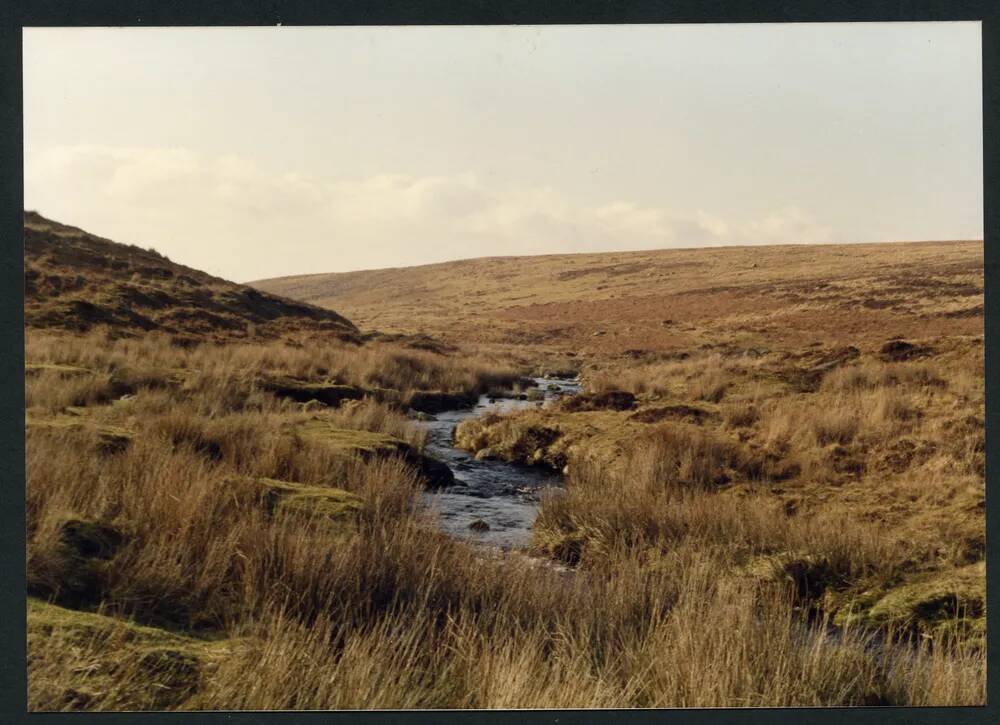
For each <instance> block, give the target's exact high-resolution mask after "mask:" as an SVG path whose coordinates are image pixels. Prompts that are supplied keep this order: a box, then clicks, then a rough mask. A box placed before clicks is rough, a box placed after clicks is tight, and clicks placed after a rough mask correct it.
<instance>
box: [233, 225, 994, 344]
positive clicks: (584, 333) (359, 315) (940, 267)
mask: <svg viewBox="0 0 1000 725" xmlns="http://www.w3.org/2000/svg"><path fill="white" fill-rule="evenodd" d="M982 255H983V245H982V242H981V241H943V242H915V243H880V244H855V245H784V246H768V247H728V248H704V249H683V250H664V251H645V252H609V253H601V254H573V255H552V256H533V257H491V258H483V259H471V260H463V261H456V262H448V263H443V264H432V265H426V266H419V267H409V268H393V269H379V270H371V271H362V272H348V273H339V274H338V273H333V274H313V275H303V276H295V277H281V278H276V279H267V280H259V281H256V282H251V283H249V284H250V285H251V286H253V287H255V288H257V289H260V290H263V291H267V292H271V293H274V294H280V295H285V296H287V297H291V298H293V299H298V300H302V301H304V302H308V303H311V304H316V305H320V306H323V307H331V308H336V309H338V310H340V311H342V312H343V313H344V314H346V315H348V316H349V317H351V319H353V320H354V321H355V322H357V324H359V325H360V326H362V327H377V328H379V329H381V330H386V331H396V332H418V331H419V332H425V333H429V334H433V335H436V336H440V337H442V338H443V339H446V340H450V341H453V342H457V341H470V342H480V343H501V344H529V345H536V346H537V345H540V346H545V347H549V348H553V349H556V350H565V351H578V352H582V353H584V354H587V353H611V354H622V353H625V352H628V351H654V352H655V351H666V350H676V349H687V348H698V347H704V346H730V347H732V346H743V347H750V346H755V345H760V344H766V346H767V347H769V348H775V349H778V348H783V349H792V348H797V347H800V346H803V345H808V344H811V343H813V342H822V343H824V344H851V345H858V346H860V347H862V348H864V347H871V346H874V345H876V344H881V343H882V342H884V341H885V339H887V338H889V337H893V336H901V337H911V336H937V335H954V334H981V333H982V290H983V256H982Z"/></svg>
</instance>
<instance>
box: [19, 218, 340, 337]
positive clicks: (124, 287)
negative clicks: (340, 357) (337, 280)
mask: <svg viewBox="0 0 1000 725" xmlns="http://www.w3.org/2000/svg"><path fill="white" fill-rule="evenodd" d="M24 298H25V299H24V304H25V324H26V325H27V326H28V327H29V328H56V329H64V330H72V331H78V332H83V331H86V330H89V329H91V328H93V327H96V326H105V327H107V328H108V329H111V330H114V332H115V334H119V335H121V334H135V333H139V332H147V331H152V330H158V331H161V332H163V333H167V334H171V335H174V336H175V337H177V339H178V340H182V339H183V337H184V336H196V337H197V338H198V339H214V340H231V339H242V338H273V337H277V336H280V335H282V334H285V333H288V332H308V333H316V334H326V335H333V336H335V337H338V338H341V339H344V340H356V339H358V338H359V334H358V330H357V328H356V327H355V326H354V325H353V324H352V323H351V322H350V321H349V320H347V319H346V318H344V317H342V316H341V315H339V314H337V313H336V312H333V311H331V310H329V309H323V308H320V307H316V306H314V305H310V304H304V303H301V302H293V301H292V300H288V299H285V298H282V297H278V296H275V295H272V294H268V293H266V292H260V291H258V290H255V289H252V288H250V287H247V286H245V285H240V284H235V283H233V282H227V281H226V280H223V279H219V278H218V277H213V276H211V275H209V274H206V273H204V272H200V271H198V270H195V269H191V268H190V267H185V266H183V265H180V264H176V263H174V262H171V261H170V260H169V259H167V258H166V257H164V256H163V255H161V254H159V253H157V252H155V251H153V250H147V249H142V248H141V247H137V246H133V245H125V244H118V243H117V242H113V241H111V240H108V239H103V238H101V237H97V236H94V235H93V234H89V233H87V232H85V231H83V230H82V229H78V228H76V227H71V226H66V225H64V224H60V223H58V222H54V221H51V220H49V219H46V218H45V217H43V216H41V215H40V214H37V213H35V212H30V211H28V212H25V214H24Z"/></svg>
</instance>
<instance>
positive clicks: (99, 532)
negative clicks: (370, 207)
mask: <svg viewBox="0 0 1000 725" xmlns="http://www.w3.org/2000/svg"><path fill="white" fill-rule="evenodd" d="M26 226H27V228H28V230H29V232H30V234H29V237H30V239H29V243H28V245H27V251H26V270H27V271H26V275H27V282H28V287H27V299H26V308H27V310H28V317H27V325H28V327H27V347H26V355H27V369H26V386H27V411H26V418H27V476H28V487H27V518H28V531H27V537H28V550H27V559H28V561H27V565H28V579H29V601H28V639H29V705H30V707H31V708H32V709H36V710H53V709H54V710H78V709H90V710H104V709H204V708H210V709H244V708H247V709H284V708H296V709H300V708H306V709H310V708H319V709H326V708H373V707H378V708H408V707H436V708H437V707H445V708H447V707H458V708H470V707H471V708H493V707H567V708H578V707H674V706H681V707H683V706H782V705H874V704H890V705H931V704H933V705H949V704H977V703H982V702H983V701H984V698H985V645H984V634H985V594H984V588H985V568H984V548H985V546H984V500H985V499H984V455H985V452H984V433H983V425H984V424H983V419H984V397H983V396H984V393H983V367H982V366H983V352H982V342H983V339H982V334H983V318H982V284H983V279H982V277H983V269H982V243H981V242H948V243H933V244H931V243H928V244H913V245H910V244H899V245H858V246H851V247H786V248H775V247H771V248H762V249H717V250H697V251H677V252H641V253H634V254H608V255H574V256H563V257H541V258H522V259H491V260H475V261H472V262H460V263H452V264H451V265H450V266H449V265H432V266H431V267H426V268H412V269H409V270H386V271H379V272H371V273H352V274H350V275H341V276H324V275H319V276H312V277H307V278H294V279H285V280H275V281H270V282H265V283H258V285H257V286H259V287H260V288H261V289H265V290H268V291H272V292H275V293H277V294H284V295H288V296H291V297H294V298H298V299H301V300H303V301H304V302H305V303H313V304H318V305H320V306H329V307H331V308H332V309H334V310H336V311H337V313H339V314H337V313H332V312H329V311H326V310H323V309H320V307H313V306H311V304H303V303H296V302H291V301H289V300H284V299H281V298H278V297H272V296H270V295H266V294H264V293H261V292H257V291H255V290H252V289H249V288H246V287H242V286H239V285H233V284H231V283H227V282H224V281H222V280H216V279H214V278H209V277H207V275H203V276H201V277H199V275H200V274H201V273H197V272H195V271H193V270H187V269H186V268H182V267H179V266H178V265H174V264H173V263H171V262H169V261H168V260H165V259H163V258H162V257H159V256H158V255H153V253H151V252H148V251H145V250H138V249H136V248H129V247H124V246H122V245H115V244H113V243H111V242H107V241H106V240H98V239H97V238H94V237H91V236H89V235H86V234H85V233H83V232H80V231H79V230H75V229H73V228H71V227H63V226H62V225H57V224H54V223H51V222H48V221H47V220H44V219H42V218H41V217H38V216H37V215H30V216H27V217H26ZM388 288H392V289H393V290H395V292H394V294H392V295H386V294H385V293H384V290H385V289H388ZM380 289H381V292H379V291H378V290H380ZM340 315H344V317H341V316H340ZM345 318H347V319H350V320H352V321H353V323H354V324H352V323H351V322H348V321H347V319H345ZM355 325H357V327H355ZM375 329H377V330H379V331H380V332H379V333H377V334H376V333H374V332H373V330H375ZM541 374H549V375H555V376H560V375H561V376H575V375H579V376H580V380H581V382H582V386H583V392H582V393H581V394H579V395H576V396H572V397H567V398H565V399H563V400H561V401H556V402H552V403H550V404H548V405H546V406H544V407H541V408H537V407H529V408H527V409H524V410H519V411H511V412H506V413H493V414H488V415H486V416H483V417H475V418H470V419H467V420H464V421H462V422H461V423H460V424H459V425H458V426H457V428H456V430H455V436H454V442H455V444H456V445H457V446H459V447H461V448H463V449H466V450H468V451H469V452H470V453H474V454H478V456H479V457H480V458H481V459H491V460H500V461H509V462H513V463H518V464H526V465H529V466H534V467H536V468H537V470H539V471H541V472H544V473H545V474H546V475H559V474H564V481H565V487H564V488H562V489H555V490H552V491H551V492H549V493H547V494H545V495H544V496H542V498H541V501H540V504H539V512H538V518H537V520H536V521H535V523H534V526H533V529H532V533H531V538H530V541H529V542H528V544H527V547H526V550H525V552H523V553H527V554H530V556H522V555H511V556H495V555H492V554H491V553H490V552H487V551H484V550H482V549H481V548H479V547H477V546H475V545H472V544H469V543H467V542H466V541H463V540H460V539H458V538H455V537H452V536H448V535H446V534H445V533H442V531H441V530H440V528H439V527H438V525H437V524H436V523H435V521H434V520H433V518H431V517H430V515H429V514H428V512H427V510H426V508H425V507H424V506H423V504H422V502H423V501H424V500H425V496H426V492H428V491H437V490H444V491H448V490H449V487H451V486H452V484H453V483H454V481H453V478H450V477H451V476H453V473H452V472H451V471H449V470H448V469H447V468H444V469H442V467H441V465H440V463H439V462H435V460H434V459H433V457H431V456H429V455H428V452H429V451H428V446H427V438H426V435H427V431H426V425H424V424H421V423H420V422H419V421H415V420H414V418H417V417H426V416H427V415H434V414H436V413H440V412H441V411H447V410H452V409H455V408H458V407H462V406H465V405H470V404H471V403H473V402H474V401H475V400H477V398H478V396H479V395H480V394H483V393H489V392H491V391H492V392H493V394H495V395H496V394H500V393H501V391H504V390H510V389H512V388H515V387H517V386H523V385H525V381H524V377H525V376H531V375H541ZM540 562H553V563H557V564H559V566H545V565H539V563H540Z"/></svg>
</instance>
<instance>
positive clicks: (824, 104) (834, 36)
mask: <svg viewBox="0 0 1000 725" xmlns="http://www.w3.org/2000/svg"><path fill="white" fill-rule="evenodd" d="M981 99H982V74H981V43H980V25H979V23H972V22H970V23H884V24H859V23H843V24H841V23H836V24H771V25H764V24H747V25H674V26H670V25H635V26H627V25H625V26H593V25H592V26H493V27H436V28H434V27H423V28H419V27H367V28H361V27H314V28H291V27H273V28H28V29H25V31H24V160H25V208H26V209H33V210H36V211H38V212H40V213H42V214H43V215H45V216H48V217H50V218H53V219H55V220H57V221H60V222H63V223H66V224H71V225H74V226H79V227H82V228H84V229H86V230H87V231H90V232H93V233H95V234H98V235H100V236H104V237H108V238H110V239H114V240H115V241H119V242H124V243H133V244H139V245H141V246H143V247H154V248H156V249H157V250H158V251H160V252H162V253H164V254H166V255H168V256H169V257H170V258H171V259H173V260H174V261H177V262H181V263H183V264H187V265H189V266H192V267H196V268H199V269H203V270H205V271H207V272H210V273H212V274H216V275H220V276H223V277H226V278H228V279H232V280H235V281H241V282H242V281H249V280H254V279H261V278H266V277H275V276H281V275H289V274H308V273H316V272H341V271H351V270H356V269H374V268H383V267H401V266H409V265H414V264H425V263H431V262H440V261H447V260H452V259H465V258H470V257H482V256H494V255H511V254H549V253H565V252H591V251H615V250H635V249H666V248H675V247H698V246H714V245H729V244H775V243H820V242H835V243H839V242H860V241H900V240H923V239H981V238H982V235H983V194H982V112H981V108H982V103H981Z"/></svg>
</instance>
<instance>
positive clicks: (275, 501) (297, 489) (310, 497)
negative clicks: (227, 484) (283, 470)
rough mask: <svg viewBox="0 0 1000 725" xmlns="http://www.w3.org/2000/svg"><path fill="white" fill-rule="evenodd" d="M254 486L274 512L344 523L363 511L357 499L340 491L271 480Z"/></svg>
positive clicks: (346, 492)
mask: <svg viewBox="0 0 1000 725" xmlns="http://www.w3.org/2000/svg"><path fill="white" fill-rule="evenodd" d="M254 485H256V486H257V487H258V488H259V489H260V491H261V493H262V494H263V497H264V500H265V501H266V502H267V505H268V507H269V508H270V510H271V511H273V512H279V511H280V512H286V513H293V514H298V515H305V516H308V517H311V518H321V519H328V520H331V521H344V520H349V519H351V518H352V517H353V516H354V515H355V514H357V513H358V512H359V511H360V510H361V509H362V508H363V503H362V501H361V499H360V498H358V497H357V496H355V495H354V494H353V493H350V492H349V491H344V490H343V489H340V488H328V487H324V486H306V485H303V484H300V483H291V482H289V481H278V480H275V479H272V478H259V479H255V480H254Z"/></svg>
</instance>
